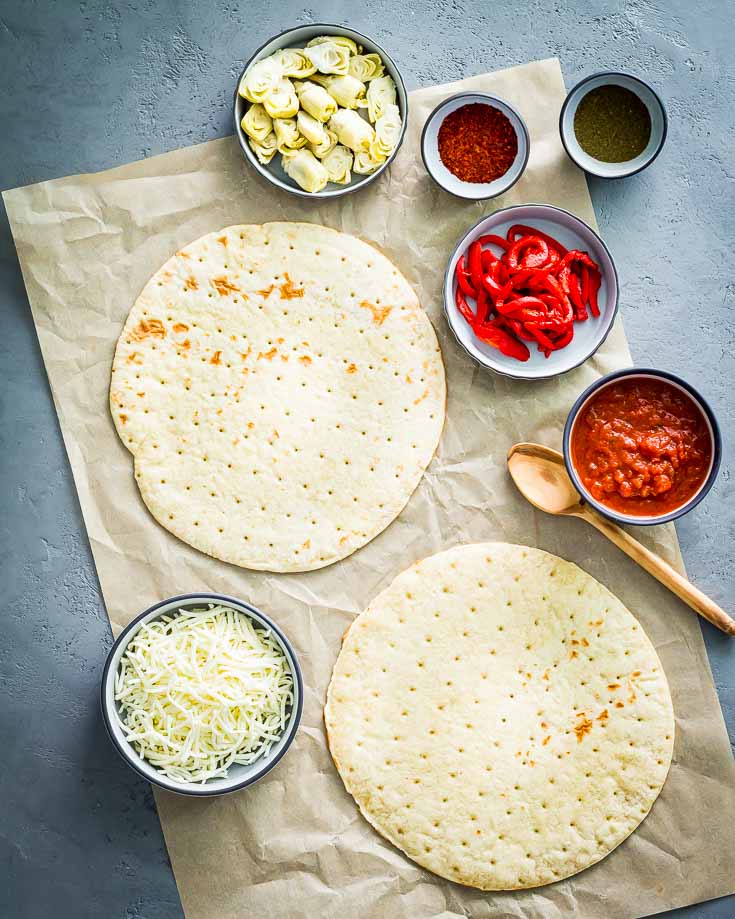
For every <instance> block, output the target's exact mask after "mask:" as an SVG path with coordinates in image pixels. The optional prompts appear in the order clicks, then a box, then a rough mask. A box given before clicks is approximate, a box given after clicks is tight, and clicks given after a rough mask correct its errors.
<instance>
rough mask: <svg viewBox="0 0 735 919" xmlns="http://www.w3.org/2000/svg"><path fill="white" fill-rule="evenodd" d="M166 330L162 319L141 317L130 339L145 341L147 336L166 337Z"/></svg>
mask: <svg viewBox="0 0 735 919" xmlns="http://www.w3.org/2000/svg"><path fill="white" fill-rule="evenodd" d="M165 337H166V330H165V329H164V327H163V323H162V322H161V320H160V319H141V320H140V322H139V323H138V325H137V326H136V327H135V328H134V329H133V331H132V332H131V333H130V338H128V341H145V340H146V338H165Z"/></svg>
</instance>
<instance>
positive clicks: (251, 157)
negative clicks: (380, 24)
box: [233, 23, 408, 199]
mask: <svg viewBox="0 0 735 919" xmlns="http://www.w3.org/2000/svg"><path fill="white" fill-rule="evenodd" d="M319 35H342V36H344V37H345V38H351V39H352V40H353V41H354V42H356V43H357V44H358V45H362V47H363V53H364V54H373V53H375V54H379V55H380V57H381V60H382V61H383V63H384V64H385V72H386V74H388V75H389V76H391V77H392V78H393V82H394V83H395V84H396V97H397V104H398V109H399V111H400V113H401V121H402V126H401V133H400V135H399V137H398V143H397V144H396V146H395V150H394V151H393V152H392V153H391V155H390V156H389V157H388V158H387V159H386V161H385V162H384V163H383V164H382V165H381V166H379V167H378V169H376V170H375V172H371V173H370V175H358V174H357V173H354V172H353V174H352V181H351V182H350V183H349V184H348V185H335V184H334V183H333V182H329V183H328V184H327V187H326V188H325V189H323V190H322V191H317V192H310V191H304V189H303V188H301V186H300V185H298V184H297V183H296V182H294V180H293V179H292V178H291V177H290V176H288V175H286V173H285V172H284V170H283V167H282V166H281V157H280V155H279V154H276V155H275V156H274V157H273V159H272V160H271V161H270V163H266V164H264V163H261V162H260V161H259V160H258V157H257V156H256V155H255V154H254V153H253V151H252V149H251V147H250V144H249V143H248V136H247V134H246V133H245V132H244V131H243V129H242V127H241V125H240V123H241V121H242V119H243V116H244V114H245V112H246V111H247V110H248V108H249V107H250V103H249V102H248V101H247V99H243V97H242V96H241V95H240V93H239V92H238V88H239V86H240V81H241V80H242V78H243V77H244V76H245V73H246V72H247V70H248V68H249V67H251V66H252V65H253V64H254V63H255V62H256V61H259V60H262V58H264V57H270V55H271V54H274V53H275V52H276V51H280V50H282V49H283V48H303V47H304V46H305V45H306V43H307V42H309V41H311V39H312V38H316V37H317V36H319ZM307 79H308V78H307ZM233 114H234V118H235V134H236V136H237V139H238V141H239V142H240V147H241V148H242V152H243V153H244V154H245V158H246V159H247V161H248V162H249V163H250V165H251V166H252V167H253V169H256V170H257V171H258V172H259V173H260V174H261V175H262V176H263V177H264V178H265V179H267V180H268V181H269V182H270V183H271V184H272V185H275V186H276V187H277V188H281V189H283V190H284V191H287V192H290V193H291V194H292V195H298V196H299V197H300V198H314V199H323V198H341V197H342V195H348V194H350V192H353V191H359V189H361V188H364V187H365V186H366V185H369V184H370V182H374V181H375V179H377V178H378V176H379V175H382V173H383V172H385V170H386V169H387V168H388V166H390V164H391V163H392V162H393V160H394V159H395V156H396V154H397V153H398V151H399V149H400V147H401V144H402V143H403V138H404V135H405V133H406V123H407V121H408V93H407V92H406V86H405V84H404V82H403V77H402V76H401V74H400V72H399V70H398V68H397V67H396V65H395V63H394V62H393V60H392V59H391V58H390V57H389V55H388V54H387V53H386V52H385V51H384V50H383V49H382V48H381V47H380V45H379V44H377V43H376V42H374V41H373V40H372V39H371V38H368V37H367V36H366V35H363V34H362V33H361V32H356V31H355V30H354V29H348V28H346V27H345V26H336V25H329V24H325V23H316V24H313V25H308V26H297V27H296V28H295V29H287V30H286V31H285V32H281V33H280V34H279V35H276V36H274V37H273V38H269V39H268V41H267V42H266V43H265V44H263V45H261V46H260V48H258V49H257V51H255V52H253V54H252V55H251V57H250V59H249V60H248V62H247V63H246V64H245V67H244V68H243V70H242V73H241V74H240V76H239V77H238V78H237V83H236V84H235V98H234V102H233Z"/></svg>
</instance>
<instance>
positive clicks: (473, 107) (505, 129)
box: [438, 102, 518, 182]
mask: <svg viewBox="0 0 735 919" xmlns="http://www.w3.org/2000/svg"><path fill="white" fill-rule="evenodd" d="M438 143H439V156H440V157H441V161H442V163H444V165H445V166H446V167H447V169H448V170H449V171H450V172H451V173H453V174H454V175H456V176H457V178H458V179H460V180H461V181H462V182H494V181H495V179H499V178H500V177H501V176H502V175H505V173H506V172H507V171H508V170H509V169H510V167H511V166H512V165H513V161H514V160H515V158H516V156H517V154H518V137H517V136H516V132H515V130H514V129H513V125H512V124H511V123H510V120H509V119H508V117H507V116H506V115H504V114H503V113H502V112H501V111H499V110H498V109H496V108H494V107H493V106H492V105H485V104H484V103H482V102H472V103H470V104H469V105H462V106H460V108H458V109H455V110H454V111H453V112H450V113H449V114H448V115H447V117H446V118H445V119H444V121H443V122H442V123H441V127H440V128H439V137H438Z"/></svg>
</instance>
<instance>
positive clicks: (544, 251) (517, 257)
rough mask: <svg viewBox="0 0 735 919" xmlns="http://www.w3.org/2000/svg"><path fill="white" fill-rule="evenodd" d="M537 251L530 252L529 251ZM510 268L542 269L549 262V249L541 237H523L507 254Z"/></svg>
mask: <svg viewBox="0 0 735 919" xmlns="http://www.w3.org/2000/svg"><path fill="white" fill-rule="evenodd" d="M529 249H531V250H536V251H535V252H534V251H531V252H529V251H528V250H529ZM505 257H506V261H507V264H508V267H509V268H541V267H542V266H544V265H545V264H546V263H547V262H548V260H549V247H548V245H547V243H546V242H545V240H543V239H542V238H541V237H540V236H522V237H521V238H520V239H518V240H516V241H515V242H514V243H513V245H512V246H511V247H510V249H508V251H507V253H506V256H505Z"/></svg>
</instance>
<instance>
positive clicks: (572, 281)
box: [564, 268, 587, 320]
mask: <svg viewBox="0 0 735 919" xmlns="http://www.w3.org/2000/svg"><path fill="white" fill-rule="evenodd" d="M564 270H565V271H568V272H569V274H568V277H567V286H568V287H569V299H570V300H571V301H572V304H573V306H574V308H575V309H576V311H577V319H580V320H584V319H586V318H587V307H586V306H585V304H584V303H583V302H582V291H581V289H580V287H579V278H578V277H577V275H576V274H574V272H573V271H569V269H568V268H565V269H564Z"/></svg>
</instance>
